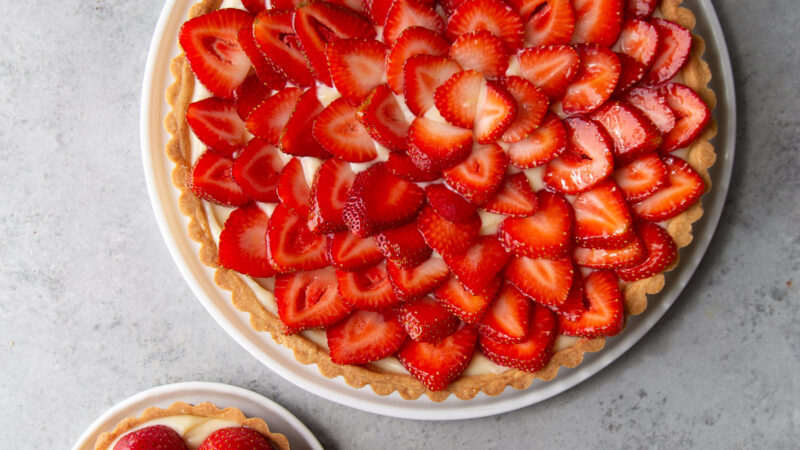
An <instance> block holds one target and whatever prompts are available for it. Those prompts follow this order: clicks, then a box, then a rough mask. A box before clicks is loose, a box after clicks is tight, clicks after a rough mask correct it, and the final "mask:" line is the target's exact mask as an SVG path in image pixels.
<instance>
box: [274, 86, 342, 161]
mask: <svg viewBox="0 0 800 450" xmlns="http://www.w3.org/2000/svg"><path fill="white" fill-rule="evenodd" d="M323 109H325V108H324V106H322V103H320V102H319V100H318V99H317V92H316V89H309V90H307V91H305V92H303V93H302V94H300V97H299V98H298V99H297V103H295V105H294V110H292V113H291V115H289V120H288V121H287V122H286V126H285V127H284V128H283V131H281V137H280V140H279V141H278V147H279V148H280V149H281V151H283V152H284V153H288V154H290V155H295V156H313V157H314V158H319V159H327V158H330V153H328V152H327V151H326V150H325V149H324V148H323V147H322V146H321V145H320V144H319V143H318V142H317V141H316V140H315V139H314V137H313V135H312V131H311V130H312V125H313V123H314V120H315V119H316V118H317V116H318V115H319V114H320V113H321V112H322V110H323Z"/></svg>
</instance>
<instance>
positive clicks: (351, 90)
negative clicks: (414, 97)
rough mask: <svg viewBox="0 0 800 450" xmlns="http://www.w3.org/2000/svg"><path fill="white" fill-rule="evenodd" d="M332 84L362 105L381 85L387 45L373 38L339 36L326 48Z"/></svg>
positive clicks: (353, 101) (348, 97)
mask: <svg viewBox="0 0 800 450" xmlns="http://www.w3.org/2000/svg"><path fill="white" fill-rule="evenodd" d="M325 55H327V57H328V67H329V68H330V73H331V79H332V80H333V85H334V87H335V88H336V90H338V91H339V93H341V94H342V96H343V97H344V98H346V99H347V100H349V101H350V102H351V103H352V104H354V105H358V104H360V103H361V102H362V101H363V100H364V99H365V98H366V97H367V95H369V93H370V91H372V89H374V88H375V87H376V86H378V85H379V84H381V82H382V81H381V79H382V78H383V76H384V71H383V64H384V61H385V60H386V47H384V46H383V44H382V43H381V42H379V41H375V40H372V39H337V40H335V41H333V42H330V43H329V44H328V45H327V46H326V47H325Z"/></svg>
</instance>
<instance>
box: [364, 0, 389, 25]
mask: <svg viewBox="0 0 800 450" xmlns="http://www.w3.org/2000/svg"><path fill="white" fill-rule="evenodd" d="M392 3H394V1H393V0H364V2H363V6H362V8H363V9H364V12H365V13H366V14H364V15H365V16H366V17H367V18H368V19H369V20H370V21H371V22H372V24H373V25H375V26H379V27H382V26H383V24H384V23H386V16H388V15H389V8H391V7H392Z"/></svg>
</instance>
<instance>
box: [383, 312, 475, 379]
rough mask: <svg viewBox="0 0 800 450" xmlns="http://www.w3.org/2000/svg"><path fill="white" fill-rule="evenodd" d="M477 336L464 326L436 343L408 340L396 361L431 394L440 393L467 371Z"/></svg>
mask: <svg viewBox="0 0 800 450" xmlns="http://www.w3.org/2000/svg"><path fill="white" fill-rule="evenodd" d="M477 339H478V333H477V331H475V327H472V326H464V327H462V328H461V329H460V330H458V331H455V332H454V333H453V334H451V335H449V336H447V337H446V338H444V339H442V340H440V341H439V342H437V343H436V344H431V343H427V342H417V341H415V340H413V339H409V340H407V341H406V343H405V344H403V346H402V347H401V348H400V350H399V351H398V352H397V354H396V356H397V359H399V360H400V363H402V364H403V366H404V367H405V368H406V369H407V370H408V371H409V372H410V373H411V375H413V376H414V377H415V378H416V379H418V380H419V381H421V382H422V384H424V385H425V386H426V387H427V388H428V389H430V390H431V391H441V390H442V389H444V388H446V387H447V385H448V384H450V382H452V381H453V380H455V379H456V378H458V377H459V376H460V375H461V373H462V372H464V369H466V368H467V366H468V365H469V362H470V361H471V360H472V355H473V354H474V353H475V343H476V341H477Z"/></svg>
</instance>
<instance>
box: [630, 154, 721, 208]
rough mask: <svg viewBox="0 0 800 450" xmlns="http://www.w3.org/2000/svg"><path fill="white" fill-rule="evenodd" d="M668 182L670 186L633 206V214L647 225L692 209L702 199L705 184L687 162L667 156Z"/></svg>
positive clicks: (665, 159)
mask: <svg viewBox="0 0 800 450" xmlns="http://www.w3.org/2000/svg"><path fill="white" fill-rule="evenodd" d="M663 161H664V164H666V165H667V170H668V174H669V175H668V176H669V181H668V184H667V186H665V187H663V188H661V189H660V190H659V191H657V192H656V193H654V194H652V195H650V196H649V197H647V198H645V199H644V200H642V201H640V202H638V203H634V204H632V205H631V212H632V213H633V214H634V215H635V216H637V217H640V218H642V219H644V220H646V221H648V222H661V221H662V220H667V219H669V218H672V217H675V216H677V215H678V214H680V213H682V212H684V211H686V210H687V209H689V207H690V206H692V205H694V204H695V202H697V200H698V199H699V198H700V196H701V195H703V192H704V191H705V188H706V183H705V182H704V181H703V178H702V177H701V176H700V175H699V174H698V173H697V171H695V170H694V169H693V168H692V166H690V165H689V163H687V162H686V161H684V160H682V159H680V158H678V157H676V156H665V157H664V158H663Z"/></svg>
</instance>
